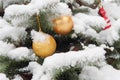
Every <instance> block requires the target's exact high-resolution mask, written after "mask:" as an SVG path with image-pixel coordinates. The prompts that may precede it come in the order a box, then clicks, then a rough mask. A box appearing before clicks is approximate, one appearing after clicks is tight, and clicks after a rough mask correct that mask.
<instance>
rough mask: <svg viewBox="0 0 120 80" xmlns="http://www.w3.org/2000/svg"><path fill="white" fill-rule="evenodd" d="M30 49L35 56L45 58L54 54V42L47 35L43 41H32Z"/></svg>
mask: <svg viewBox="0 0 120 80" xmlns="http://www.w3.org/2000/svg"><path fill="white" fill-rule="evenodd" d="M44 34H45V33H44ZM45 35H47V34H45ZM32 48H33V51H34V52H35V54H36V55H38V56H40V57H42V58H45V57H48V56H50V55H52V54H53V53H54V52H55V50H56V41H55V40H54V38H53V37H52V36H50V35H48V36H47V37H46V39H45V40H44V41H33V43H32Z"/></svg>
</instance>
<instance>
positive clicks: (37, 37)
mask: <svg viewBox="0 0 120 80" xmlns="http://www.w3.org/2000/svg"><path fill="white" fill-rule="evenodd" d="M31 36H32V39H33V41H41V42H43V41H45V39H46V38H47V37H49V35H48V34H45V33H43V32H37V31H35V30H32V31H31Z"/></svg>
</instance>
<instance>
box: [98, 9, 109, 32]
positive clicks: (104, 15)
mask: <svg viewBox="0 0 120 80" xmlns="http://www.w3.org/2000/svg"><path fill="white" fill-rule="evenodd" d="M98 14H99V15H100V16H101V17H103V18H104V19H105V21H106V23H107V25H106V26H105V28H104V29H103V30H106V29H109V28H110V27H111V23H110V20H109V19H108V17H107V15H106V11H105V9H104V8H103V7H101V8H100V9H99V11H98Z"/></svg>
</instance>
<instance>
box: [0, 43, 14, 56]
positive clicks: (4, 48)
mask: <svg viewBox="0 0 120 80" xmlns="http://www.w3.org/2000/svg"><path fill="white" fill-rule="evenodd" d="M14 48H15V46H14V45H13V44H10V43H7V42H3V41H0V55H2V56H6V54H7V53H8V52H9V51H10V50H12V49H14Z"/></svg>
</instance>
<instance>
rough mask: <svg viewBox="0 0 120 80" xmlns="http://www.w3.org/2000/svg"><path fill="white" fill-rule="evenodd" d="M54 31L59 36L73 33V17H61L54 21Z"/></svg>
mask: <svg viewBox="0 0 120 80" xmlns="http://www.w3.org/2000/svg"><path fill="white" fill-rule="evenodd" d="M53 24H54V27H53V29H54V31H55V32H56V33H58V34H62V35H65V34H68V33H70V32H71V31H72V28H73V20H72V18H71V16H68V15H67V16H61V17H58V18H56V19H54V20H53Z"/></svg>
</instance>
